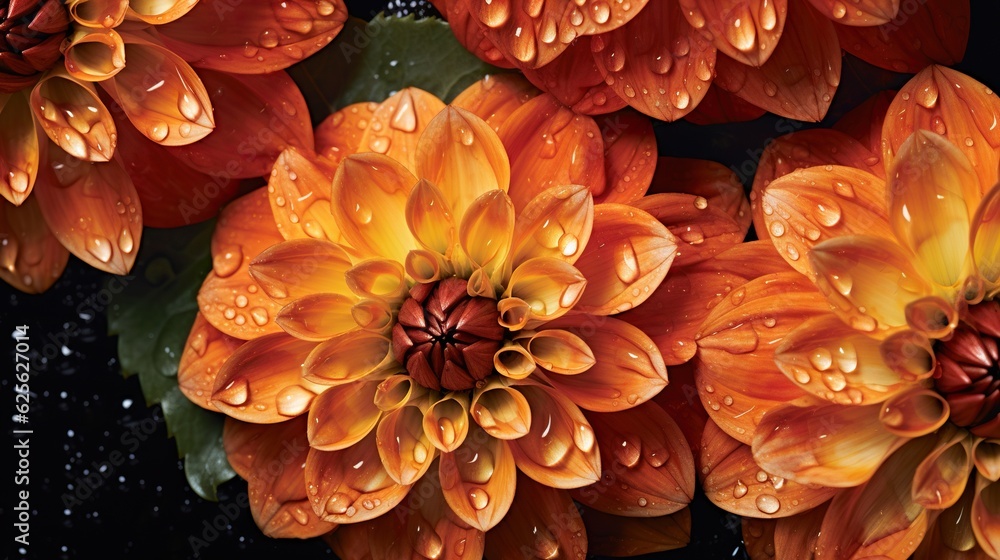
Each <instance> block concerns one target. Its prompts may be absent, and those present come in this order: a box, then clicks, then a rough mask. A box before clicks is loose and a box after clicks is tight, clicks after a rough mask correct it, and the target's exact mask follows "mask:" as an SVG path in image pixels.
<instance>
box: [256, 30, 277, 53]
mask: <svg viewBox="0 0 1000 560" xmlns="http://www.w3.org/2000/svg"><path fill="white" fill-rule="evenodd" d="M257 44H258V45H260V46H262V47H264V48H265V49H273V48H274V47H277V46H278V32H277V31H275V30H273V29H265V30H263V31H261V32H260V35H259V36H258V37H257Z"/></svg>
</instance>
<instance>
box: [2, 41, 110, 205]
mask: <svg viewBox="0 0 1000 560" xmlns="http://www.w3.org/2000/svg"><path fill="white" fill-rule="evenodd" d="M101 48H105V47H104V46H103V45H101ZM17 98H18V96H16V95H15V96H13V97H12V98H11V99H12V100H14V105H15V106H16V105H17ZM31 110H32V111H33V112H34V116H35V121H36V122H37V123H38V124H39V125H41V127H42V130H44V131H45V134H46V135H48V137H49V138H50V139H51V140H52V141H53V142H55V143H56V144H58V145H59V147H60V148H62V150H63V151H65V152H67V153H68V154H69V155H71V156H73V157H75V158H76V159H82V160H86V161H94V162H103V161H108V160H110V159H111V156H112V155H113V154H114V151H115V146H116V145H117V142H118V140H117V133H116V128H115V123H114V121H113V120H112V119H111V113H110V112H109V111H108V109H107V107H106V106H105V105H104V103H102V102H101V100H100V99H99V98H98V97H97V91H96V89H95V88H94V86H93V85H92V84H87V83H82V82H79V81H77V80H76V79H74V78H72V77H70V76H68V75H66V74H63V73H58V72H57V73H53V74H49V75H48V76H46V77H45V78H43V79H42V80H40V81H39V82H38V84H37V85H36V86H35V87H34V89H32V90H31ZM8 124H10V125H11V126H12V127H14V128H11V129H10V130H11V133H12V134H17V133H18V132H21V133H22V134H23V133H24V131H23V130H19V129H18V128H16V127H17V126H18V125H19V123H18V122H16V121H8ZM22 124H23V123H22ZM5 136H6V134H5ZM8 141H9V140H8ZM22 141H23V142H24V146H23V147H21V150H22V153H21V154H20V156H21V157H24V156H25V155H27V154H30V150H31V146H32V141H35V142H37V140H33V139H28V138H24V139H23V140H22ZM23 150H27V152H25V151H23ZM5 155H6V154H5ZM11 155H12V156H14V158H13V159H11V160H9V161H10V163H8V164H7V165H8V166H11V167H12V169H11V170H9V171H8V173H10V172H13V171H15V169H21V170H22V172H23V171H24V170H25V169H26V165H30V164H31V162H30V160H27V161H24V160H22V161H18V157H17V156H18V155H19V154H17V153H16V152H15V153H12V154H11ZM30 175H31V174H30V173H29V176H30ZM5 178H6V179H8V181H9V180H10V179H12V177H11V176H9V175H7V176H6V177H5ZM23 179H24V177H21V178H20V179H18V180H19V181H23ZM12 186H13V187H18V184H12ZM22 186H23V185H22ZM13 190H14V191H15V193H14V194H15V195H17V194H19V193H25V192H26V191H18V190H17V189H16V188H15V189H13Z"/></svg>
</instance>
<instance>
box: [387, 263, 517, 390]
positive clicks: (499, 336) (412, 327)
mask: <svg viewBox="0 0 1000 560" xmlns="http://www.w3.org/2000/svg"><path fill="white" fill-rule="evenodd" d="M466 285H467V282H466V280H462V279H459V278H448V279H446V280H442V281H440V282H434V283H430V284H416V285H415V286H413V287H412V288H410V297H409V298H408V299H407V300H406V301H404V302H403V306H402V307H401V308H400V309H399V319H398V322H397V323H396V326H394V327H393V329H392V350H393V353H394V354H395V356H396V360H398V361H399V363H401V364H403V365H404V366H406V371H407V373H409V374H410V377H412V378H413V380H414V381H416V382H417V383H419V384H421V385H423V386H424V387H427V388H429V389H433V390H435V391H440V390H442V389H445V390H448V391H462V390H468V389H472V388H474V387H476V385H477V384H478V383H479V382H480V381H482V380H483V379H486V377H488V376H489V375H490V374H491V373H493V354H495V353H496V351H497V350H499V349H500V346H501V345H502V344H503V336H504V328H503V327H501V326H500V323H499V322H498V319H499V317H500V314H499V313H498V312H497V302H496V301H495V300H492V299H490V298H484V297H471V296H469V293H468V291H467V289H466Z"/></svg>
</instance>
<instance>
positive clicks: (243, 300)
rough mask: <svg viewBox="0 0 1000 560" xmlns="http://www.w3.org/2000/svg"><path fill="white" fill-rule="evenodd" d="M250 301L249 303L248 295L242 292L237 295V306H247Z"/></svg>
mask: <svg viewBox="0 0 1000 560" xmlns="http://www.w3.org/2000/svg"><path fill="white" fill-rule="evenodd" d="M248 303H249V300H248V299H247V296H245V295H243V294H240V295H238V296H236V307H240V308H242V307H246V306H247V304H248Z"/></svg>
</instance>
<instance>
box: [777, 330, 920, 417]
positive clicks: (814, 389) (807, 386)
mask: <svg viewBox="0 0 1000 560" xmlns="http://www.w3.org/2000/svg"><path fill="white" fill-rule="evenodd" d="M907 348H909V349H912V350H913V351H914V353H916V352H920V354H921V355H920V356H919V357H917V356H906V358H908V359H913V360H914V361H916V360H918V359H923V360H924V362H925V363H926V364H927V368H926V369H927V370H926V372H924V375H929V374H930V373H931V371H930V369H931V366H932V365H933V355H932V354H931V353H930V352H929V351H927V350H924V349H923V348H919V347H917V346H915V345H914V346H908V347H907ZM882 349H883V344H882V342H881V341H880V340H878V339H876V338H872V337H870V336H867V335H865V334H864V333H860V332H858V331H856V330H854V329H852V328H851V327H849V326H848V325H846V324H845V323H844V322H843V321H841V320H840V319H839V318H838V317H837V316H835V315H833V314H826V315H820V316H819V317H815V318H812V319H809V320H807V321H805V322H803V323H802V324H801V325H800V326H799V327H797V328H795V329H794V330H793V331H791V332H790V333H788V334H787V335H786V336H785V337H784V338H782V339H781V341H780V343H779V344H778V347H777V349H776V350H775V352H774V358H775V362H776V363H777V365H778V368H780V369H781V371H782V372H784V374H785V375H786V376H787V377H788V379H790V380H791V381H793V382H795V383H796V384H797V385H798V386H799V387H802V388H803V389H804V390H806V391H809V392H810V393H812V394H814V395H816V396H817V397H819V398H822V399H827V400H829V401H831V402H835V403H837V404H842V405H851V404H862V403H864V404H873V403H878V402H882V401H884V400H886V399H888V398H890V397H892V396H894V395H896V394H898V393H899V392H901V391H905V390H907V389H909V388H910V387H911V386H912V385H911V384H912V383H913V381H915V380H916V376H915V375H912V374H911V375H905V373H904V371H901V370H900V369H899V368H896V367H894V365H895V364H894V363H893V361H892V360H894V359H898V357H897V356H896V355H889V356H884V355H883V352H882ZM928 350H929V349H928ZM899 357H902V356H899Z"/></svg>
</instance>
